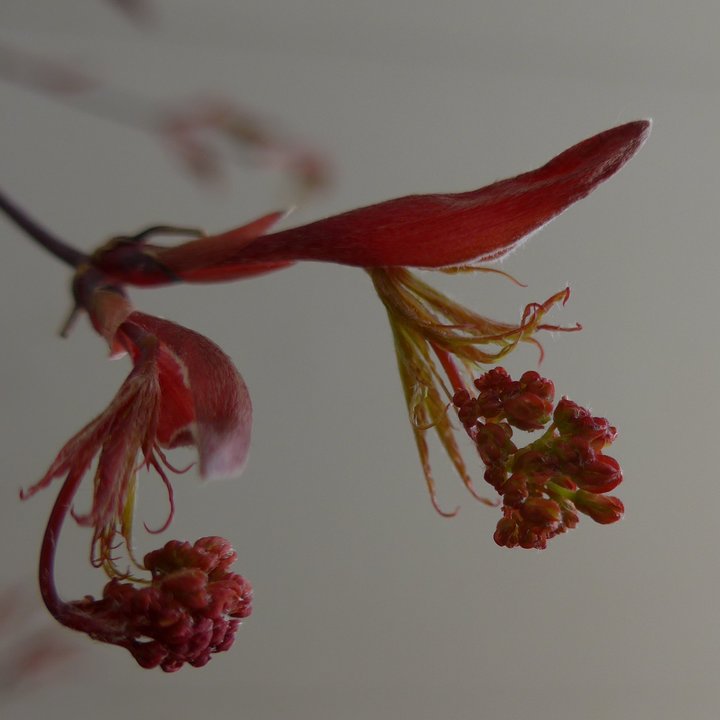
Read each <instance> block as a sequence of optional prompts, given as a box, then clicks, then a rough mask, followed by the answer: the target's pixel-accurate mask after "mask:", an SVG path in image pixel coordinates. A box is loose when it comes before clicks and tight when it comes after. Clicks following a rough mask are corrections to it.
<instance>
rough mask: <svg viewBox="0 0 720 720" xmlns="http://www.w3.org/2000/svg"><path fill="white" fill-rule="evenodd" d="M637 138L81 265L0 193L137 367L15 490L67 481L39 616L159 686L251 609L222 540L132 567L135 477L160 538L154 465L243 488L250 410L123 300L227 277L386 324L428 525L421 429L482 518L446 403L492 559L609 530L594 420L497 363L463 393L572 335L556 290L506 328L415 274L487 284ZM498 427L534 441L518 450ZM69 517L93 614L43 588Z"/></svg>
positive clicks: (142, 236) (618, 507)
mask: <svg viewBox="0 0 720 720" xmlns="http://www.w3.org/2000/svg"><path fill="white" fill-rule="evenodd" d="M649 131H650V123H649V122H648V121H635V122H630V123H626V124H624V125H621V126H618V127H616V128H612V129H610V130H606V131H604V132H601V133H599V134H597V135H594V136H593V137H590V138H588V139H586V140H583V141H582V142H580V143H578V144H576V145H574V146H572V147H571V148H569V149H567V150H565V151H564V152H562V153H560V154H559V155H557V156H556V157H554V158H552V159H551V160H550V161H549V162H547V163H545V164H544V165H542V166H541V167H539V168H537V169H535V170H532V171H530V172H526V173H523V174H521V175H518V176H516V177H513V178H508V179H506V180H501V181H498V182H495V183H492V184H490V185H488V186H485V187H482V188H479V189H476V190H471V191H469V192H461V193H443V194H439V193H438V194H430V195H409V196H406V197H401V198H396V199H393V200H387V201H385V202H381V203H378V204H376V205H370V206H368V207H364V208H358V209H356V210H351V211H349V212H345V213H342V214H340V215H336V216H333V217H329V218H325V219H322V220H318V221H316V222H313V223H309V224H307V225H303V226H300V227H295V228H290V229H285V230H280V231H276V232H270V230H271V229H272V227H273V225H274V224H275V223H276V222H278V221H279V220H280V219H281V218H282V217H283V213H281V212H275V213H270V214H267V215H264V216H263V217H260V218H259V219H256V220H254V221H252V222H249V223H247V224H245V225H243V226H241V227H239V228H235V229H233V230H229V231H227V232H224V233H221V234H219V235H215V236H211V237H206V236H205V235H204V234H202V233H201V232H198V231H196V230H188V229H183V228H176V227H173V226H171V225H161V226H155V227H152V228H149V229H147V230H145V231H144V232H140V233H138V234H136V235H131V236H120V237H115V238H112V239H111V240H109V241H108V242H106V243H104V244H102V245H101V246H100V248H98V249H97V250H95V251H94V252H92V253H90V254H86V253H84V252H81V251H79V250H77V249H75V248H73V247H71V246H70V245H68V244H67V243H65V242H64V241H62V240H60V239H58V238H57V237H55V236H54V235H53V234H52V233H50V232H49V231H47V230H46V229H45V228H42V227H41V226H40V225H38V223H36V222H35V221H34V220H32V219H31V218H29V217H28V216H27V215H26V214H25V213H24V212H23V211H21V210H20V209H19V208H17V206H15V205H14V203H12V202H10V201H9V200H8V199H7V198H6V197H5V196H4V195H3V194H2V193H0V210H2V211H3V212H4V213H5V214H6V215H7V216H8V217H10V219H11V220H12V221H13V222H15V223H16V224H17V225H18V226H19V227H21V228H22V229H23V230H24V231H25V232H26V233H27V234H28V235H29V236H30V237H31V238H33V239H34V240H35V241H37V242H38V243H39V244H41V245H42V246H43V247H44V248H45V249H47V250H49V251H50V252H52V253H53V254H54V255H55V256H56V257H58V258H59V259H61V260H62V261H64V262H65V263H67V264H68V265H70V266H71V267H72V268H73V269H74V272H75V280H74V283H73V294H74V298H75V302H76V310H78V311H83V312H85V313H87V315H88V317H89V319H90V321H91V323H92V325H93V327H94V328H95V330H96V331H97V332H98V334H99V335H101V336H102V337H103V338H104V339H105V341H106V342H107V343H108V345H109V347H110V350H111V354H113V355H115V356H117V355H122V354H127V355H128V356H129V357H130V359H131V361H132V365H133V367H132V370H131V372H130V374H129V375H128V377H127V379H126V380H125V382H124V383H123V385H122V386H121V388H120V391H119V392H118V394H117V395H116V397H115V398H114V399H113V400H112V402H111V403H110V405H109V407H108V408H107V409H106V410H105V411H104V412H102V413H101V414H100V415H98V417H97V418H95V420H93V421H91V422H90V423H89V424H88V425H86V426H85V427H84V428H83V429H82V430H80V432H78V433H77V434H76V435H75V436H74V437H73V438H71V440H70V441H68V442H67V443H66V444H65V446H64V447H63V448H62V449H61V451H60V453H59V454H58V455H57V457H56V459H55V461H54V462H53V463H52V464H51V466H50V468H49V470H48V471H47V473H46V474H45V475H44V476H43V477H42V479H41V480H40V481H39V482H37V483H35V484H34V485H33V486H31V488H30V489H29V490H28V491H27V492H26V493H25V494H24V496H26V497H27V496H29V495H32V494H34V493H35V492H36V491H38V490H40V489H43V488H45V487H47V486H49V485H50V484H51V483H52V482H53V481H54V480H55V479H57V478H64V480H63V483H62V486H61V489H60V492H59V494H58V498H57V500H56V502H55V505H54V507H53V510H52V512H51V515H50V519H49V521H48V525H47V528H46V530H45V535H44V538H43V543H42V548H41V553H40V589H41V593H42V596H43V599H44V601H45V604H46V605H47V607H48V609H49V610H50V612H51V613H52V614H53V615H54V616H55V617H56V618H57V619H58V620H59V621H60V622H61V623H63V624H65V625H67V626H68V627H71V628H73V629H75V630H81V631H83V632H86V633H88V634H89V635H91V636H92V637H94V638H96V639H98V640H103V641H105V642H110V643H113V644H116V645H121V646H123V647H126V648H128V649H129V650H130V652H131V653H132V654H133V655H134V657H135V658H136V659H137V660H138V662H139V663H140V664H141V665H143V666H145V667H154V666H157V665H159V666H160V667H161V668H162V669H164V670H166V671H172V670H176V669H178V668H179V667H180V666H181V665H183V664H184V663H190V664H191V665H195V666H199V665H203V664H205V663H206V662H207V661H208V659H209V658H210V654H211V653H213V652H219V651H222V650H226V649H227V648H228V647H229V646H230V644H231V643H232V640H233V637H234V634H235V630H236V628H237V626H238V624H239V622H240V621H241V620H242V619H243V618H245V617H247V616H248V615H249V613H250V594H251V592H250V586H249V584H248V583H247V582H246V581H245V580H244V579H243V578H241V577H240V576H239V575H235V574H233V573H230V572H229V570H228V567H229V565H230V563H231V562H232V561H233V560H234V558H235V555H234V552H233V551H232V549H231V548H230V547H229V545H228V544H227V542H226V541H224V540H221V539H219V538H204V539H202V540H200V541H198V542H197V543H196V544H195V545H194V546H190V545H189V544H188V543H178V542H171V543H169V544H167V545H166V546H165V547H164V548H162V549H161V550H157V551H155V552H152V553H149V554H148V555H147V556H146V557H145V561H144V563H138V562H136V561H135V560H134V549H133V545H132V525H133V517H134V508H135V497H136V488H137V484H138V471H139V470H140V469H141V468H143V467H144V468H146V469H153V470H155V472H156V473H157V474H158V475H159V476H160V478H161V479H162V481H163V482H164V483H165V485H166V487H167V489H168V493H169V496H170V505H171V511H170V515H169V517H168V523H166V526H167V524H169V521H170V519H171V518H172V487H171V484H170V481H169V478H168V471H174V468H173V467H172V465H170V464H169V462H168V461H167V460H166V458H165V454H164V453H165V451H167V450H171V449H173V448H176V447H180V446H192V447H194V448H195V449H196V450H197V454H198V459H199V472H200V475H201V476H202V477H204V478H208V477H218V476H223V477H234V476H238V475H239V474H240V473H241V472H242V470H243V468H244V466H245V462H246V459H247V454H248V451H249V444H250V434H251V425H252V406H251V403H250V396H249V393H248V390H247V387H246V386H245V383H244V381H243V379H242V377H241V376H240V374H239V372H238V371H237V370H236V369H235V367H234V365H233V364H232V362H231V360H230V359H229V358H228V357H227V356H226V355H225V354H224V353H223V352H222V351H221V350H220V348H218V347H217V346H216V345H214V344H213V343H212V342H210V341H209V340H207V339H206V338H204V337H202V336H201V335H199V334H197V333H195V332H193V331H191V330H188V329H186V328H183V327H182V326H180V325H176V324H174V323H172V322H169V321H167V320H162V319H160V318H154V317H152V316H149V315H145V314H143V313H141V312H138V311H137V310H136V309H135V308H134V307H133V306H132V305H131V304H130V302H129V300H128V299H127V296H126V291H125V288H126V286H128V285H135V286H143V287H153V286H162V285H168V284H171V283H176V282H188V283H198V282H219V281H228V280H239V279H245V278H249V277H253V276H255V275H259V274H262V273H268V272H275V271H279V270H282V269H284V268H286V267H288V266H290V265H292V264H293V263H295V262H298V261H320V262H328V263H339V264H343V265H348V266H353V267H359V268H362V269H363V270H365V271H366V272H367V274H368V276H369V278H370V280H371V282H372V284H373V286H374V288H375V291H376V292H377V294H378V296H379V298H380V300H381V302H382V304H383V305H384V307H385V310H386V312H387V315H388V320H389V323H390V329H391V332H392V336H393V340H394V344H395V351H396V356H397V362H398V369H399V372H400V378H401V382H402V387H403V392H404V395H405V401H406V404H407V408H408V415H409V418H410V421H411V423H412V431H413V435H414V438H415V442H416V444H417V448H418V452H419V455H420V460H421V464H422V470H423V474H424V476H425V482H426V484H427V487H428V490H429V492H430V497H431V500H432V503H433V506H434V507H435V508H436V510H438V512H440V513H441V514H442V515H446V516H451V515H454V514H455V513H454V512H446V511H444V510H442V509H441V507H440V504H439V502H438V500H437V496H436V490H435V481H434V478H433V474H432V470H431V464H430V450H429V445H428V442H427V433H428V432H434V433H436V434H437V437H438V439H439V441H440V444H441V445H442V447H443V449H444V450H445V452H446V453H447V455H448V456H449V458H450V460H451V462H452V464H453V466H454V468H455V470H456V471H457V473H458V475H459V476H460V477H461V479H462V481H463V483H464V484H465V486H466V487H467V488H468V490H469V491H470V492H471V493H472V494H473V495H474V496H475V497H477V498H478V499H480V500H482V501H484V502H486V504H490V505H492V504H493V503H492V502H491V501H488V500H486V499H484V498H482V497H480V496H479V495H478V494H477V493H476V491H475V489H474V486H473V481H472V479H471V476H470V474H469V473H468V471H467V470H466V466H465V462H464V459H463V456H462V453H461V451H460V448H459V445H458V442H457V439H456V437H455V432H456V428H455V424H454V423H453V419H452V418H451V417H450V414H451V413H449V412H448V409H449V408H451V407H452V405H453V404H454V406H455V408H456V409H457V414H458V417H459V418H460V421H461V422H462V425H463V427H464V429H465V431H466V433H467V434H468V435H469V436H470V438H471V439H472V440H473V442H474V443H475V446H476V447H477V450H478V453H479V455H480V458H481V459H482V460H483V462H484V463H485V465H486V471H485V480H486V481H487V482H488V483H490V485H492V486H493V487H494V488H495V489H496V490H497V492H498V493H499V494H500V495H501V497H502V510H503V518H502V519H501V520H500V522H499V523H498V526H497V530H496V532H495V541H496V542H497V543H498V544H500V545H504V546H507V547H515V546H520V547H526V548H544V547H545V546H546V544H547V541H548V540H549V539H550V538H552V537H554V536H555V535H558V534H559V533H562V532H564V531H565V530H567V529H569V528H572V527H575V525H576V524H577V522H578V512H580V513H584V514H586V515H588V516H590V517H591V518H593V519H594V520H596V521H597V522H600V523H611V522H614V521H616V520H618V519H619V518H620V516H621V515H622V512H623V507H622V503H621V502H620V501H619V500H617V499H616V498H614V497H611V496H608V495H607V494H606V493H608V492H609V491H611V490H612V489H613V488H614V487H616V486H617V485H618V483H620V481H621V480H622V473H621V470H620V467H619V465H618V463H617V462H616V461H615V460H614V459H613V458H611V457H609V456H607V455H605V454H604V452H603V450H604V449H605V447H607V446H608V445H609V444H610V443H611V442H612V441H613V440H614V438H615V435H616V431H615V428H614V427H612V426H611V425H610V424H609V423H608V422H607V421H606V420H604V419H602V418H597V417H593V416H592V415H591V414H590V413H589V412H588V411H587V410H585V409H584V408H581V407H579V406H578V405H576V404H575V403H573V402H571V401H570V400H567V399H566V398H563V399H562V400H560V402H559V403H557V405H556V406H555V405H554V387H553V384H552V382H550V381H549V380H547V379H545V378H542V377H540V375H538V373H536V372H527V373H525V374H524V375H523V376H522V377H521V378H520V380H517V381H514V380H512V379H511V378H510V377H509V375H508V374H507V373H506V372H505V371H504V370H503V369H502V368H496V369H494V370H491V371H490V372H487V373H485V374H484V375H482V376H481V377H479V378H478V379H477V380H475V381H474V387H475V390H476V392H475V393H472V394H471V392H470V390H469V380H468V378H470V377H473V376H474V375H476V374H477V373H478V371H479V370H482V369H484V368H485V366H487V365H492V364H496V363H498V362H499V361H501V360H502V359H503V358H504V357H505V356H506V355H508V354H509V353H510V352H512V351H513V350H514V349H515V348H517V347H518V346H519V345H520V344H521V343H531V344H534V345H536V346H537V345H539V342H538V340H537V338H536V334H537V333H538V332H540V331H543V330H577V329H579V326H574V327H573V326H571V327H561V326H558V325H554V324H547V323H546V322H545V320H544V317H545V315H546V314H548V313H549V312H551V311H552V310H553V308H555V307H557V306H559V305H560V304H563V305H564V304H565V302H566V301H567V299H568V297H569V294H570V291H569V289H568V288H565V289H564V290H561V291H559V292H556V293H554V294H553V295H551V296H550V297H549V298H548V299H547V300H545V301H544V302H542V303H538V302H534V303H530V304H528V305H527V306H526V307H525V310H524V312H523V313H522V316H521V318H520V319H519V321H517V322H515V323H512V322H505V321H498V320H493V319H490V318H487V317H485V316H483V315H480V314H479V313H477V312H475V311H473V310H471V309H468V308H466V307H464V306H463V305H461V304H459V303H457V302H454V301H453V300H451V299H449V298H448V297H446V296H445V295H444V294H443V293H441V292H439V291H438V290H437V289H435V288H434V287H432V286H431V285H429V284H428V283H426V282H425V281H424V280H422V279H421V278H420V277H419V276H418V275H417V274H416V273H414V272H411V270H410V268H421V269H431V270H441V271H445V272H460V271H484V272H499V271H497V270H492V269H489V268H482V267H478V263H481V262H491V261H495V260H498V259H500V258H502V257H504V256H506V255H507V254H508V253H510V252H511V251H512V250H513V249H515V248H516V247H518V245H519V244H520V243H521V242H523V241H524V240H525V239H526V238H527V237H528V236H529V235H530V234H531V233H533V232H534V231H535V230H537V229H538V228H540V227H541V226H543V225H544V224H545V223H547V222H549V221H550V220H552V219H553V218H554V217H556V216H557V215H558V214H560V213H561V212H563V211H564V210H566V209H567V208H568V207H569V206H570V205H572V204H573V203H575V202H577V201H578V200H580V199H581V198H583V197H585V196H586V195H588V194H589V193H590V192H592V191H593V190H594V189H595V188H596V187H598V186H599V185H600V184H601V183H602V182H604V181H605V180H607V179H608V178H610V177H611V176H612V175H613V174H615V173H616V172H617V171H618V170H619V169H620V168H621V167H622V166H623V165H624V164H625V163H626V162H627V161H628V160H629V159H630V158H631V157H632V156H633V155H634V154H635V153H636V152H637V150H638V149H639V148H640V146H641V145H642V143H643V142H644V140H645V138H646V137H647V135H648V133H649ZM162 234H175V235H177V236H188V235H189V236H190V237H191V239H190V240H187V241H186V242H182V243H180V244H178V245H175V246H164V245H158V244H156V243H155V242H151V240H152V239H153V238H155V237H157V236H158V235H162ZM501 274H504V273H501ZM513 429H515V430H521V431H525V432H535V431H543V433H542V435H541V436H540V437H539V438H538V439H536V440H534V441H532V442H531V443H530V444H528V445H527V446H525V447H523V448H518V446H517V445H516V444H515V442H514V436H513ZM93 468H94V469H93ZM88 475H91V476H92V482H93V492H92V504H91V507H90V509H89V511H88V512H86V513H77V512H76V511H75V509H74V502H75V497H76V494H77V492H78V489H79V487H80V485H81V483H82V482H83V480H84V479H85V478H86V477H87V476H88ZM455 512H456V511H455ZM68 514H71V515H72V516H73V517H74V519H75V520H76V521H77V522H79V523H80V524H82V525H85V526H89V527H91V528H92V531H93V540H92V548H93V552H92V558H93V561H94V562H95V564H96V565H98V566H101V567H102V568H103V569H104V570H105V572H106V573H107V574H108V576H109V577H110V582H109V583H108V584H107V585H106V587H105V591H104V594H103V597H102V598H101V599H99V600H95V599H93V598H86V599H84V600H80V601H76V602H67V601H64V600H62V599H61V598H60V597H59V595H58V593H57V589H56V587H55V580H54V565H55V563H54V561H55V553H56V548H57V544H58V538H59V534H60V530H61V528H62V525H63V523H64V521H65V519H66V517H67V515H68ZM166 526H164V527H163V528H161V530H164V529H165V527H166ZM122 549H124V551H125V555H126V556H127V558H128V559H129V560H130V561H131V562H133V563H134V564H135V565H136V566H137V567H138V568H139V569H140V570H145V571H149V572H150V574H151V579H150V581H149V585H147V586H145V587H143V586H142V585H141V584H142V582H143V581H142V580H140V579H137V578H135V577H131V576H130V573H129V571H124V570H122V569H121V568H120V567H119V564H118V558H117V554H118V552H119V550H122ZM145 582H147V581H145Z"/></svg>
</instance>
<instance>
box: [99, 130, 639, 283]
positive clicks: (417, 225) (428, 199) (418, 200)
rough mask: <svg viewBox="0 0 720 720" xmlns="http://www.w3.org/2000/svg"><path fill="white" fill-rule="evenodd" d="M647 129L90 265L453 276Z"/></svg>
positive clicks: (570, 198)
mask: <svg viewBox="0 0 720 720" xmlns="http://www.w3.org/2000/svg"><path fill="white" fill-rule="evenodd" d="M649 132H650V123H649V121H646V120H638V121H635V122H630V123H627V124H625V125H620V126H619V127H616V128H612V129H611V130H606V131H605V132H602V133H600V134H598V135H595V136H593V137H591V138H588V139H587V140H584V141H583V142H581V143H578V144H577V145H574V146H573V147H571V148H570V149H568V150H566V151H565V152H563V153H561V154H560V155H558V156H557V157H555V158H553V159H552V160H550V162H548V163H547V164H545V165H543V166H542V167H540V168H538V169H537V170H532V171H530V172H527V173H523V174H522V175H518V176H517V177H514V178H510V179H507V180H501V181H499V182H495V183H493V184H492V185H488V186H486V187H483V188H480V189H479V190H471V191H470V192H464V193H454V194H453V193H450V194H435V195H410V196H407V197H403V198H398V199H395V200H388V201H386V202H382V203H379V204H377V205H370V206H368V207H364V208H359V209H357V210H351V211H349V212H346V213H342V214H341V215H335V216H334V217H330V218H326V219H324V220H318V221H317V222H313V223H310V224H309V225H303V226H301V227H296V228H291V229H289V230H282V231H280V232H276V233H272V234H269V235H264V234H263V233H264V232H265V231H266V230H267V229H268V228H269V227H270V225H271V224H272V223H273V222H274V221H275V220H277V218H278V214H273V215H268V216H265V217H263V218H260V219H259V220H257V221H255V222H253V223H250V224H249V225H245V226H243V227H241V228H238V229H236V230H230V231H229V232H226V233H223V234H221V235H216V236H213V237H202V238H199V239H196V240H191V241H190V242H187V243H184V244H182V245H179V246H177V247H174V248H164V247H161V246H156V245H150V244H141V245H138V244H137V242H136V240H137V239H138V238H140V239H141V240H142V242H143V243H144V241H145V240H147V237H146V236H145V235H141V236H136V238H116V239H115V240H113V241H111V242H110V243H108V244H107V245H106V246H104V247H102V248H100V250H98V251H97V252H96V253H95V255H94V256H93V264H94V265H95V267H97V268H98V269H100V270H102V271H103V272H105V273H106V274H107V275H108V276H110V277H112V278H114V279H115V280H116V281H118V282H122V283H136V284H140V285H162V284H167V283H168V282H173V281H178V280H182V281H186V282H212V281H218V280H233V279H238V278H244V277H247V276H248V275H253V274H258V273H261V272H268V271H270V270H275V269H278V268H281V267H284V266H285V265H286V264H288V263H290V262H293V261H296V260H319V261H323V262H333V263H342V264H345V265H355V266H358V267H364V268H370V267H372V268H375V267H388V266H404V267H422V268H442V267H456V266H463V265H467V264H468V263H476V262H482V261H486V262H487V261H490V260H497V259H498V258H500V257H502V256H503V255H506V254H507V253H509V252H510V251H511V250H513V249H514V248H515V247H517V245H518V244H519V243H520V242H522V240H524V239H525V238H527V237H528V236H529V235H530V234H531V233H532V232H533V231H535V230H537V229H538V228H540V227H541V226H542V225H544V224H545V223H547V222H549V221H550V220H552V219H553V218H554V217H555V216H557V215H559V214H560V213H561V212H562V211H563V210H565V209H566V208H568V207H569V206H570V205H572V204H573V203H575V202H577V201H578V200H580V199H582V198H583V197H585V196H586V195H588V194H589V193H590V192H592V191H593V190H594V189H595V188H596V187H597V186H598V185H599V184H600V183H602V182H603V181H604V180H607V179H608V178H609V177H611V176H612V175H614V174H615V173H616V172H617V171H618V170H619V169H620V168H621V167H622V166H623V165H624V164H625V163H626V162H627V161H628V160H629V159H630V158H631V157H632V156H633V155H634V154H635V153H636V152H637V151H638V149H639V148H640V146H641V145H642V143H643V142H644V140H645V139H646V137H647V135H648V133H649Z"/></svg>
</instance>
